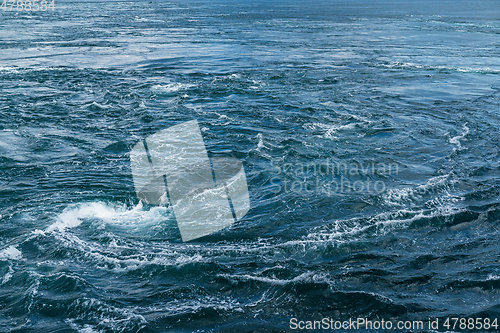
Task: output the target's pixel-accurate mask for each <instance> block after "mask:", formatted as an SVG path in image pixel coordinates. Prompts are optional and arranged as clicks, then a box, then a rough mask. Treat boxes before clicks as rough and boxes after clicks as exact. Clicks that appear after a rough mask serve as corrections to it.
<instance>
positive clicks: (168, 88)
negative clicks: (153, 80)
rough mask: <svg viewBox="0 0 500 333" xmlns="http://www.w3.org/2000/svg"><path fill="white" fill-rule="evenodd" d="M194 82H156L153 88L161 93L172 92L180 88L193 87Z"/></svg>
mask: <svg viewBox="0 0 500 333" xmlns="http://www.w3.org/2000/svg"><path fill="white" fill-rule="evenodd" d="M193 86H194V85H193V84H184V83H178V82H174V83H168V84H164V85H162V84H155V85H154V86H152V87H151V90H153V91H156V92H160V93H167V94H171V93H174V92H177V91H180V90H185V89H189V88H191V87H193Z"/></svg>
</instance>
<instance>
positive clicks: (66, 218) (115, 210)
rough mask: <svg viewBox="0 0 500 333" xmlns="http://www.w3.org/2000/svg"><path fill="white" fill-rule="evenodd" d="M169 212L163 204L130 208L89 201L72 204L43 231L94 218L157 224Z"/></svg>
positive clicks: (128, 223) (115, 221) (116, 222)
mask: <svg viewBox="0 0 500 333" xmlns="http://www.w3.org/2000/svg"><path fill="white" fill-rule="evenodd" d="M171 216H172V215H171V212H170V210H169V209H168V208H166V207H163V206H158V207H153V208H151V209H149V210H146V209H144V207H143V205H142V203H139V204H138V205H137V206H135V207H132V208H131V209H130V208H129V207H127V206H126V205H111V204H106V203H104V202H100V201H98V202H89V203H84V204H79V205H72V206H70V207H67V208H66V209H64V210H63V212H62V213H60V214H59V215H58V216H57V217H56V222H55V223H53V224H52V225H50V226H49V227H48V228H47V229H46V230H45V231H44V232H51V231H55V230H57V231H63V230H65V229H68V228H75V227H78V226H79V225H80V224H81V223H82V222H83V220H84V219H87V218H96V219H100V220H102V221H103V222H104V223H106V224H113V225H118V226H141V225H151V224H157V223H160V222H161V221H165V220H167V219H169V218H171Z"/></svg>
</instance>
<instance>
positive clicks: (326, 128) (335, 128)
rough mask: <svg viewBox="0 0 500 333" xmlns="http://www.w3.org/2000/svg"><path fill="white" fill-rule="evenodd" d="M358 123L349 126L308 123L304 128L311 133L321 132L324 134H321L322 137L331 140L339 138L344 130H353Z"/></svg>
mask: <svg viewBox="0 0 500 333" xmlns="http://www.w3.org/2000/svg"><path fill="white" fill-rule="evenodd" d="M357 124H358V123H355V122H353V123H349V124H344V125H340V124H324V123H307V124H304V125H303V126H302V127H303V128H304V129H307V130H311V131H321V132H323V133H322V134H321V136H322V137H324V138H327V139H331V138H337V135H336V134H337V133H338V132H341V131H343V130H350V129H353V128H354V127H355V126H356V125H357Z"/></svg>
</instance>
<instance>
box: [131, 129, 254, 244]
mask: <svg viewBox="0 0 500 333" xmlns="http://www.w3.org/2000/svg"><path fill="white" fill-rule="evenodd" d="M130 163H131V167H132V176H133V178H134V185H135V190H136V193H137V197H138V198H139V199H140V200H143V201H144V202H146V203H149V204H166V203H169V204H170V205H171V206H172V208H173V210H174V214H175V218H176V219H177V225H178V227H179V231H180V233H181V237H182V240H183V241H184V242H186V241H189V240H192V239H196V238H199V237H202V236H206V235H209V234H211V233H214V232H216V231H218V230H221V229H223V228H225V227H227V226H229V225H231V224H232V223H234V222H235V220H240V219H241V218H243V216H245V214H246V213H247V212H248V210H249V209H250V198H249V195H248V186H247V180H246V176H245V170H244V169H243V165H242V163H241V162H240V161H239V160H237V159H235V158H225V157H224V158H221V157H214V158H212V159H210V158H209V157H208V155H207V151H206V149H205V144H204V142H203V137H202V136H201V132H200V127H199V126H198V121H196V120H192V121H188V122H185V123H182V124H179V125H175V126H172V127H169V128H167V129H165V130H163V131H160V132H157V133H156V134H153V135H151V136H149V137H147V138H146V139H145V140H141V141H140V142H139V143H137V144H136V145H135V146H134V148H133V149H132V151H131V152H130Z"/></svg>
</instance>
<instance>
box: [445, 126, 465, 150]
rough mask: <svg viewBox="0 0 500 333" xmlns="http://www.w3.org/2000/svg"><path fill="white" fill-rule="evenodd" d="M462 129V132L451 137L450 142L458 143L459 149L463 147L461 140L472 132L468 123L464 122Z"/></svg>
mask: <svg viewBox="0 0 500 333" xmlns="http://www.w3.org/2000/svg"><path fill="white" fill-rule="evenodd" d="M462 130H463V132H462V134H460V135H457V136H454V137H453V138H451V139H450V143H451V144H454V145H456V146H457V147H458V148H457V149H459V150H461V149H463V148H462V144H461V143H460V140H462V139H463V138H465V136H466V135H467V134H469V132H470V130H469V128H468V127H467V124H464V125H463V126H462Z"/></svg>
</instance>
